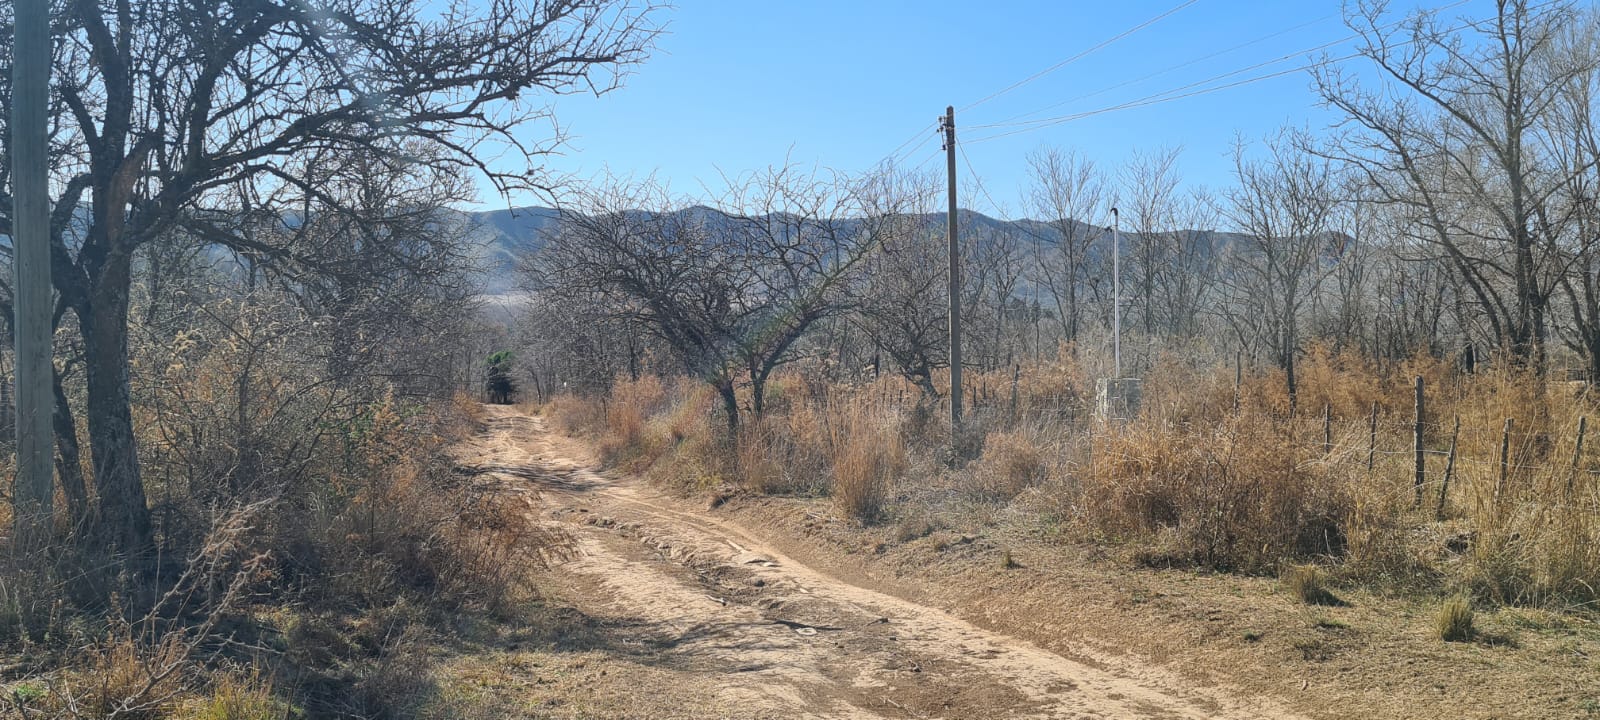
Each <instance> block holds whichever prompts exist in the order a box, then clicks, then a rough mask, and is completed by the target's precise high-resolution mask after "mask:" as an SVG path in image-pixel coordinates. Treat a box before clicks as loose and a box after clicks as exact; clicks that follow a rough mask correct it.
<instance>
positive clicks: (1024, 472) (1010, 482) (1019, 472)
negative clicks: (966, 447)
mask: <svg viewBox="0 0 1600 720" xmlns="http://www.w3.org/2000/svg"><path fill="white" fill-rule="evenodd" d="M1047 470H1048V466H1047V465H1046V462H1045V449H1044V447H1043V446H1042V445H1041V444H1040V443H1039V442H1038V441H1037V440H1035V439H1034V437H1033V436H1032V435H1031V434H1030V433H1028V432H1027V431H1026V430H1009V431H1006V430H997V431H993V432H990V433H989V434H988V437H987V438H986V439H985V440H984V443H983V456H982V457H981V458H980V459H979V460H978V463H977V466H976V467H975V468H974V469H973V476H974V480H975V481H976V483H977V487H978V489H979V490H980V491H981V492H983V493H984V494H986V495H990V496H993V497H997V498H1001V499H1006V500H1009V499H1011V498H1014V497H1016V496H1017V495H1018V494H1019V493H1021V492H1022V491H1023V490H1026V489H1028V488H1030V487H1032V486H1033V485H1034V484H1035V483H1038V482H1039V481H1041V480H1043V479H1044V477H1045V475H1046V472H1047Z"/></svg>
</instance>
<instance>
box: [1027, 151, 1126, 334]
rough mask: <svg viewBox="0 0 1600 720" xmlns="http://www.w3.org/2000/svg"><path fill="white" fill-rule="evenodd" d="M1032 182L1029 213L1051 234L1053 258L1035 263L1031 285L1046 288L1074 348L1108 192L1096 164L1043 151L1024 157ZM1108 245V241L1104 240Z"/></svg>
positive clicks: (1063, 153) (1042, 244)
mask: <svg viewBox="0 0 1600 720" xmlns="http://www.w3.org/2000/svg"><path fill="white" fill-rule="evenodd" d="M1028 169H1029V174H1030V175H1031V177H1032V181H1033V182H1032V185H1031V186H1030V188H1029V196H1028V197H1029V206H1028V207H1029V209H1030V210H1032V211H1033V212H1034V213H1037V216H1038V217H1039V218H1040V219H1041V220H1042V221H1043V222H1045V223H1048V224H1049V226H1050V228H1051V229H1052V230H1054V234H1053V236H1052V237H1051V240H1053V242H1044V241H1040V242H1039V243H1038V246H1039V247H1041V248H1042V247H1048V246H1053V247H1054V250H1055V252H1054V253H1051V254H1049V255H1043V256H1041V257H1040V258H1039V262H1038V268H1037V271H1036V272H1035V273H1034V282H1035V283H1038V284H1040V285H1042V286H1043V287H1045V288H1046V289H1047V290H1048V291H1049V293H1050V299H1051V301H1052V302H1053V303H1054V305H1055V310H1056V312H1055V315H1056V317H1057V318H1058V319H1059V320H1060V322H1061V334H1062V337H1063V339H1065V340H1066V341H1067V342H1069V343H1071V342H1076V341H1077V339H1078V333H1079V330H1080V328H1081V327H1082V324H1083V317H1084V315H1085V314H1086V313H1085V312H1084V310H1083V307H1082V306H1083V305H1084V304H1085V303H1086V302H1087V297H1086V296H1087V294H1088V293H1087V292H1086V288H1087V287H1088V286H1089V285H1091V284H1093V283H1094V282H1095V278H1096V277H1097V273H1096V271H1095V269H1096V267H1097V265H1096V263H1097V262H1098V260H1097V258H1095V257H1094V253H1093V252H1092V248H1093V247H1094V245H1095V243H1096V242H1100V241H1101V238H1102V236H1103V235H1104V234H1105V232H1104V226H1105V224H1106V219H1105V218H1106V214H1107V211H1108V209H1109V207H1110V202H1109V189H1108V188H1107V187H1106V183H1105V179H1104V178H1103V177H1102V175H1101V173H1100V171H1099V170H1098V169H1097V168H1096V167H1095V164H1094V161H1092V160H1089V159H1087V158H1084V157H1082V156H1079V155H1076V154H1074V153H1071V152H1067V151H1063V150H1059V149H1055V148H1046V149H1042V150H1038V151H1035V152H1033V153H1031V154H1029V155H1028ZM1105 242H1109V240H1105Z"/></svg>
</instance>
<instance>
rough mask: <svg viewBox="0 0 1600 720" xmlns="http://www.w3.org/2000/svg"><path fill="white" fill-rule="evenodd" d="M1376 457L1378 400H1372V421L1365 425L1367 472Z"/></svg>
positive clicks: (1370, 470) (1369, 473) (1368, 472)
mask: <svg viewBox="0 0 1600 720" xmlns="http://www.w3.org/2000/svg"><path fill="white" fill-rule="evenodd" d="M1377 457H1378V401H1377V400H1373V401H1372V421H1371V422H1370V423H1369V424H1368V425H1367V474H1368V475H1371V474H1372V462H1373V461H1374V460H1376V459H1377Z"/></svg>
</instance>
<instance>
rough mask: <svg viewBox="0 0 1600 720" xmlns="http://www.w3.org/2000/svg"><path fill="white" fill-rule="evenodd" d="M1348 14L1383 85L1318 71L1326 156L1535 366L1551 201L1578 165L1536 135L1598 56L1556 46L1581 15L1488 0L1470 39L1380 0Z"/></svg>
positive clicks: (1516, 353)
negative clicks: (1328, 132) (1435, 257)
mask: <svg viewBox="0 0 1600 720" xmlns="http://www.w3.org/2000/svg"><path fill="white" fill-rule="evenodd" d="M1346 21H1347V23H1348V24H1350V25H1351V27H1353V28H1354V29H1355V30H1356V31H1357V32H1359V33H1360V34H1361V35H1362V37H1363V39H1364V45H1363V46H1362V48H1361V54H1362V55H1363V56H1364V57H1365V58H1366V59H1367V60H1369V61H1370V62H1371V63H1372V64H1373V65H1374V66H1375V67H1376V68H1377V69H1378V70H1379V71H1380V73H1381V76H1382V83H1383V86H1382V87H1378V88H1373V87H1363V85H1362V84H1361V83H1360V82H1358V81H1357V79H1356V76H1355V74H1354V73H1353V71H1351V70H1348V69H1346V68H1340V67H1335V66H1328V67H1320V68H1318V69H1317V70H1316V71H1315V72H1314V77H1315V78H1316V83H1317V86H1318V89H1319V90H1320V92H1321V95H1322V98H1323V100H1324V102H1325V103H1326V104H1328V105H1329V106H1331V107H1333V108H1334V109H1336V110H1338V111H1340V112H1342V113H1343V114H1344V115H1345V116H1346V118H1347V126H1346V128H1347V131H1346V132H1345V133H1343V135H1342V137H1341V138H1340V139H1339V143H1338V144H1337V148H1338V150H1337V151H1336V152H1335V153H1333V154H1334V156H1335V157H1338V158H1339V159H1341V160H1345V161H1347V162H1348V163H1350V164H1351V165H1352V166H1353V167H1355V168H1358V169H1359V170H1360V171H1361V172H1362V174H1363V175H1364V178H1365V180H1366V181H1367V182H1368V183H1369V184H1370V185H1371V186H1372V187H1373V188H1375V189H1376V190H1377V192H1378V193H1379V196H1380V200H1381V201H1382V202H1385V203H1389V204H1393V205H1395V206H1397V207H1398V208H1400V209H1403V211H1404V212H1405V214H1406V216H1407V217H1408V220H1409V222H1408V226H1409V229H1408V230H1407V232H1408V234H1409V235H1410V236H1412V237H1414V238H1415V239H1417V240H1419V241H1422V242H1427V243H1429V244H1431V245H1433V246H1434V247H1435V248H1436V249H1437V250H1438V252H1439V253H1441V254H1442V255H1443V256H1444V257H1446V258H1447V259H1448V260H1449V262H1450V267H1451V268H1452V270H1453V272H1454V273H1455V274H1456V276H1457V277H1458V278H1459V280H1460V282H1461V284H1462V286H1463V287H1464V288H1465V289H1466V291H1467V292H1469V293H1470V294H1471V297H1472V298H1473V299H1474V300H1475V302H1476V303H1477V304H1478V305H1479V306H1480V308H1481V312H1482V314H1483V317H1484V318H1485V319H1486V320H1487V324H1488V327H1489V330H1490V340H1491V341H1492V342H1493V343H1494V344H1495V345H1496V346H1497V347H1501V348H1503V349H1505V350H1506V351H1508V352H1509V353H1510V354H1511V355H1512V357H1514V358H1515V359H1517V360H1518V361H1519V362H1522V363H1526V364H1528V365H1531V366H1534V367H1538V368H1543V366H1544V364H1545V356H1546V352H1547V349H1546V340H1547V334H1548V328H1549V322H1550V321H1549V314H1550V310H1551V296H1552V294H1553V293H1554V292H1555V290H1556V288H1557V287H1558V285H1559V284H1560V282H1561V278H1562V277H1563V276H1564V274H1565V273H1564V267H1563V265H1564V263H1565V262H1567V260H1568V258H1570V255H1569V254H1564V253H1562V252H1561V251H1560V249H1559V241H1558V239H1557V238H1556V237H1553V236H1552V235H1551V232H1552V230H1553V228H1554V227H1555V226H1558V225H1562V224H1564V221H1563V220H1561V218H1560V217H1559V216H1560V215H1561V214H1562V213H1563V208H1561V207H1558V206H1557V204H1555V203H1553V202H1552V201H1553V199H1555V198H1556V197H1557V196H1558V194H1559V193H1561V192H1562V189H1563V188H1565V187H1568V186H1569V183H1570V182H1571V180H1572V178H1573V175H1574V174H1575V173H1579V172H1582V171H1583V170H1584V169H1585V167H1584V165H1583V164H1579V165H1578V166H1576V167H1573V166H1559V165H1552V164H1549V163H1545V162H1543V161H1542V160H1541V156H1542V154H1543V152H1542V151H1541V149H1540V145H1541V138H1542V137H1545V136H1548V135H1549V134H1550V133H1552V132H1553V130H1552V127H1551V124H1552V122H1555V121H1557V119H1558V118H1559V116H1560V112H1561V109H1562V107H1563V101H1564V99H1563V98H1564V95H1565V94H1566V93H1567V92H1568V91H1569V90H1570V89H1571V88H1572V86H1573V85H1574V82H1573V81H1574V79H1575V78H1578V77H1582V76H1585V75H1586V74H1588V73H1591V72H1592V68H1593V65H1594V60H1595V58H1594V56H1593V54H1587V55H1585V54H1571V53H1560V54H1559V57H1555V56H1552V54H1553V53H1558V52H1559V50H1560V48H1561V43H1560V42H1559V39H1560V37H1561V35H1562V33H1563V32H1564V28H1567V27H1568V26H1570V25H1572V24H1574V23H1578V22H1580V21H1581V18H1580V17H1579V13H1578V12H1577V10H1576V7H1575V4H1574V3H1570V2H1554V3H1550V2H1541V3H1535V2H1528V1H1527V0H1497V2H1496V13H1495V15H1494V17H1492V18H1490V19H1488V20H1485V21H1482V22H1478V23H1473V24H1471V25H1469V26H1468V27H1467V29H1468V30H1470V33H1469V34H1470V35H1472V36H1473V37H1472V38H1471V40H1472V41H1470V42H1469V41H1467V40H1464V39H1463V38H1462V37H1461V36H1460V35H1458V34H1456V33H1455V32H1453V30H1455V29H1456V28H1453V27H1449V26H1448V25H1447V23H1445V22H1442V21H1441V20H1440V18H1439V17H1438V15H1437V13H1435V12H1419V13H1416V14H1413V15H1411V16H1409V17H1408V18H1406V19H1405V20H1404V21H1403V22H1400V23H1394V22H1392V21H1391V20H1390V19H1389V17H1388V14H1387V4H1386V3H1383V2H1363V3H1356V4H1353V5H1350V6H1348V12H1347V18H1346Z"/></svg>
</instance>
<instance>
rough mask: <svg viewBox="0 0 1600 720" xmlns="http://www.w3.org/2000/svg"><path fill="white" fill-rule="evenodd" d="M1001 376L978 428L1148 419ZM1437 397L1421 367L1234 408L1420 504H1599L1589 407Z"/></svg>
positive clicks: (976, 386) (978, 407)
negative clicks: (1391, 394)
mask: <svg viewBox="0 0 1600 720" xmlns="http://www.w3.org/2000/svg"><path fill="white" fill-rule="evenodd" d="M997 375H1000V374H999V373H989V374H986V375H978V376H977V377H976V378H974V381H973V382H972V383H971V384H970V385H969V386H968V387H967V388H966V389H965V390H964V392H963V404H964V406H965V408H966V423H967V424H969V425H970V426H972V427H974V428H977V429H978V431H979V432H982V431H984V430H998V429H1010V430H1016V429H1019V428H1024V429H1027V430H1028V431H1030V432H1033V433H1034V434H1035V436H1036V437H1038V438H1039V439H1040V440H1041V441H1042V442H1043V443H1044V444H1045V445H1047V446H1051V447H1053V448H1056V449H1057V450H1058V451H1060V452H1065V451H1066V449H1067V448H1069V447H1079V448H1087V449H1088V450H1089V451H1090V452H1094V451H1098V452H1101V453H1105V452H1107V451H1108V448H1114V447H1119V443H1118V442H1117V441H1118V440H1120V439H1124V438H1125V437H1126V433H1128V432H1129V431H1130V429H1131V428H1133V427H1135V424H1136V423H1137V422H1139V421H1134V422H1131V423H1123V422H1115V421H1112V422H1106V421H1101V420H1097V419H1096V418H1095V417H1094V407H1095V403H1094V401H1093V398H1088V397H1084V396H1083V394H1082V393H1079V392H1060V393H1043V394H1041V393H1036V392H1030V391H1029V390H1028V389H1025V385H1024V383H1023V382H1022V378H1021V373H1020V372H1019V371H1013V372H1012V373H1010V375H1011V377H1009V378H1005V377H1003V376H1000V377H997ZM861 389H862V390H864V391H865V392H866V400H867V401H868V402H869V403H870V404H873V405H876V406H878V407H879V408H880V409H882V410H885V411H903V410H904V409H905V408H906V407H908V406H917V405H920V406H921V407H922V412H925V413H937V414H940V415H946V414H948V413H949V402H950V400H949V397H948V396H947V395H940V396H938V397H936V398H934V397H929V396H928V395H927V394H926V393H925V392H924V391H923V390H921V389H919V388H917V387H912V386H908V385H907V384H904V383H872V384H869V385H867V386H866V387H864V388H861ZM1235 395H1236V397H1237V395H1238V389H1237V388H1236V389H1235ZM857 397H858V398H859V397H860V396H859V395H858V396H857ZM1446 399H1447V398H1446ZM1391 400H1392V398H1391ZM1430 400H1432V399H1431V398H1429V397H1428V395H1427V392H1426V388H1424V387H1423V386H1422V384H1421V379H1420V378H1418V379H1417V384H1416V387H1415V394H1414V398H1413V402H1412V403H1411V407H1409V408H1403V407H1399V406H1397V405H1396V404H1395V403H1393V402H1391V403H1390V404H1389V405H1388V406H1387V407H1379V406H1378V405H1377V404H1376V403H1374V404H1373V405H1372V406H1371V408H1370V409H1369V410H1368V411H1367V412H1366V413H1364V414H1363V416H1355V415H1352V414H1350V413H1348V412H1346V413H1344V414H1340V413H1338V412H1336V411H1334V410H1333V406H1332V404H1331V403H1328V404H1324V405H1323V406H1322V407H1319V408H1315V409H1314V412H1312V411H1309V410H1310V409H1307V410H1303V411H1300V412H1293V411H1291V412H1289V413H1288V414H1287V415H1283V414H1273V413H1268V412H1266V411H1264V410H1263V409H1262V408H1260V407H1257V406H1254V405H1251V404H1248V403H1240V402H1239V401H1238V400H1235V401H1234V409H1233V412H1234V413H1235V416H1234V417H1236V418H1237V417H1238V416H1239V415H1247V414H1256V415H1269V416H1270V417H1269V418H1267V419H1270V420H1272V421H1273V422H1274V423H1276V424H1277V425H1278V427H1279V429H1280V430H1281V432H1282V433H1283V434H1284V437H1286V438H1287V443H1286V445H1287V448H1288V452H1290V453H1292V454H1293V456H1294V457H1295V458H1297V459H1298V460H1299V461H1300V462H1302V463H1303V465H1302V466H1299V467H1303V468H1304V469H1313V468H1314V467H1316V466H1323V469H1327V466H1341V467H1342V468H1343V469H1345V470H1347V471H1349V472H1359V473H1364V474H1366V475H1368V476H1378V477H1380V478H1387V479H1389V480H1391V481H1392V485H1393V486H1394V487H1395V488H1396V490H1395V492H1397V493H1407V494H1410V495H1412V496H1413V497H1412V502H1413V504H1414V505H1415V506H1417V507H1419V508H1425V509H1431V510H1433V511H1434V512H1435V513H1436V514H1438V515H1439V516H1440V517H1443V516H1445V515H1446V513H1447V510H1449V509H1450V507H1451V504H1452V502H1455V503H1463V502H1468V503H1481V502H1489V503H1492V504H1494V505H1495V506H1497V507H1498V506H1500V505H1503V504H1504V505H1507V508H1501V510H1504V509H1508V508H1509V509H1523V508H1526V509H1531V510H1538V511H1544V510H1563V511H1574V510H1581V511H1584V512H1594V513H1600V482H1596V481H1594V480H1593V478H1595V477H1596V476H1600V456H1591V454H1590V453H1589V452H1588V447H1587V445H1586V440H1587V439H1588V438H1587V437H1586V436H1587V425H1588V421H1587V417H1585V416H1578V417H1577V419H1576V421H1575V422H1571V423H1570V426H1569V427H1560V426H1559V425H1560V423H1559V422H1557V421H1556V420H1554V419H1552V418H1549V417H1545V418H1543V419H1542V420H1540V421H1539V422H1537V423H1534V422H1533V420H1534V417H1535V416H1537V413H1536V412H1534V409H1531V408H1530V409H1529V412H1528V414H1527V416H1525V417H1515V416H1512V417H1502V418H1498V419H1489V418H1486V417H1483V416H1482V412H1479V413H1478V414H1477V415H1470V416H1466V417H1463V416H1462V415H1460V414H1457V413H1455V412H1450V414H1449V415H1443V414H1441V413H1437V412H1435V411H1434V410H1433V409H1432V408H1430V407H1429V402H1430ZM1419 406H1420V407H1419ZM1444 407H1445V410H1446V412H1449V411H1450V410H1451V408H1452V406H1451V405H1450V404H1449V403H1445V404H1444ZM1408 411H1409V412H1408ZM1407 414H1409V415H1410V417H1405V415H1407ZM1140 421H1144V422H1150V419H1149V418H1148V417H1145V418H1141V419H1140ZM1191 429H1194V428H1191ZM1124 459H1129V460H1138V459H1141V458H1131V457H1130V458H1124ZM1081 462H1082V461H1080V463H1081ZM1541 493H1543V495H1541ZM1476 495H1484V496H1485V497H1484V498H1477V497H1475V496H1476ZM1512 495H1515V497H1512ZM1544 495H1547V496H1544ZM1513 506H1514V507H1513Z"/></svg>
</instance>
